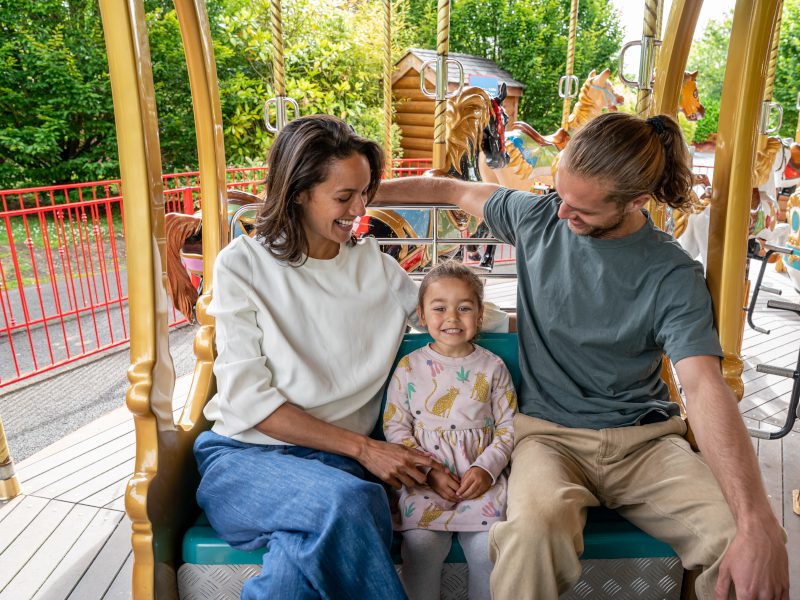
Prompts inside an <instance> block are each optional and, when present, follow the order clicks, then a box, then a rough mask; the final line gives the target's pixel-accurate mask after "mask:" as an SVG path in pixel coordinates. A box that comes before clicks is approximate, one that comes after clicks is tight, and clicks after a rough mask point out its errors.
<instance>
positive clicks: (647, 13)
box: [636, 0, 662, 119]
mask: <svg viewBox="0 0 800 600" xmlns="http://www.w3.org/2000/svg"><path fill="white" fill-rule="evenodd" d="M661 2H662V0H647V1H646V2H645V4H644V20H643V21H642V59H643V60H644V58H645V56H646V55H647V54H648V50H647V48H646V44H645V38H650V39H653V40H655V39H658V35H659V32H658V29H657V22H658V13H659V11H660V8H659V5H660V4H661ZM639 71H640V73H645V74H646V77H647V79H646V80H645V81H639V91H638V93H637V94H636V114H637V115H639V116H640V117H642V118H643V119H646V118H647V117H649V116H650V98H651V96H652V92H653V90H652V88H651V86H650V78H651V77H652V76H653V74H652V72H650V70H649V69H648V70H647V71H645V70H643V68H642V67H640V68H639Z"/></svg>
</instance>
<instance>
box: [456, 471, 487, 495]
mask: <svg viewBox="0 0 800 600" xmlns="http://www.w3.org/2000/svg"><path fill="white" fill-rule="evenodd" d="M490 487H492V476H491V475H489V472H488V471H486V470H485V469H481V468H480V467H472V468H470V469H469V470H468V471H467V472H466V473H464V477H463V478H462V479H461V486H460V487H459V488H458V490H456V495H457V496H458V498H459V499H460V500H472V499H473V498H477V497H478V496H480V495H481V494H483V493H485V492H486V490H488V489H489V488H490Z"/></svg>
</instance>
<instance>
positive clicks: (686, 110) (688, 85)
mask: <svg viewBox="0 0 800 600" xmlns="http://www.w3.org/2000/svg"><path fill="white" fill-rule="evenodd" d="M678 110H679V111H681V112H682V113H683V114H684V115H686V118H687V119H688V120H689V121H699V120H701V119H704V118H705V116H706V109H705V107H704V106H703V105H702V103H701V102H700V94H699V93H698V92H697V71H692V72H691V73H689V72H688V71H685V72H684V73H683V83H681V93H680V99H679V101H678Z"/></svg>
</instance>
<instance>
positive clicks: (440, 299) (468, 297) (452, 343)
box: [417, 278, 482, 357]
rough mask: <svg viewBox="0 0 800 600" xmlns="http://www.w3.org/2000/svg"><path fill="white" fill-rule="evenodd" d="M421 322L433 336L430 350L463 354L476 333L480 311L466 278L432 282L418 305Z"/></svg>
mask: <svg viewBox="0 0 800 600" xmlns="http://www.w3.org/2000/svg"><path fill="white" fill-rule="evenodd" d="M417 312H418V313H419V319H420V322H421V323H422V324H423V325H425V326H427V327H428V332H429V333H430V334H431V337H433V339H434V344H433V349H434V350H436V351H437V352H439V353H440V354H444V355H445V356H453V357H457V356H466V355H467V354H469V353H470V352H472V344H471V343H470V341H471V340H472V338H474V337H475V335H476V334H477V333H478V326H479V323H480V320H481V316H482V315H481V310H480V308H479V307H478V298H477V297H476V296H475V292H474V291H473V289H472V288H471V287H470V285H469V284H468V283H467V282H466V281H462V280H461V279H454V278H446V279H437V280H436V281H433V282H432V283H431V284H430V285H429V286H428V289H427V290H426V291H425V297H424V298H423V299H422V306H421V307H417Z"/></svg>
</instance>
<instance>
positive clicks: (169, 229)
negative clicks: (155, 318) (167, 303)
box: [164, 213, 203, 322]
mask: <svg viewBox="0 0 800 600" xmlns="http://www.w3.org/2000/svg"><path fill="white" fill-rule="evenodd" d="M202 224H203V222H202V220H201V217H200V214H199V213H198V214H194V215H185V214H183V213H167V214H166V215H164V230H165V235H166V238H167V239H166V252H167V293H168V294H169V295H170V296H171V297H172V303H173V304H174V305H175V308H177V309H178V311H180V313H181V314H183V316H184V317H186V320H187V321H189V322H192V321H193V320H194V317H193V315H192V309H193V308H194V305H195V304H196V303H197V290H196V289H195V287H194V286H193V285H192V280H191V279H190V278H189V274H188V273H187V272H186V269H185V268H184V267H183V263H182V262H181V247H182V246H183V244H184V242H185V241H186V240H187V239H188V238H190V237H191V236H193V235H197V233H198V232H199V231H200V227H201V226H202Z"/></svg>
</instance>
